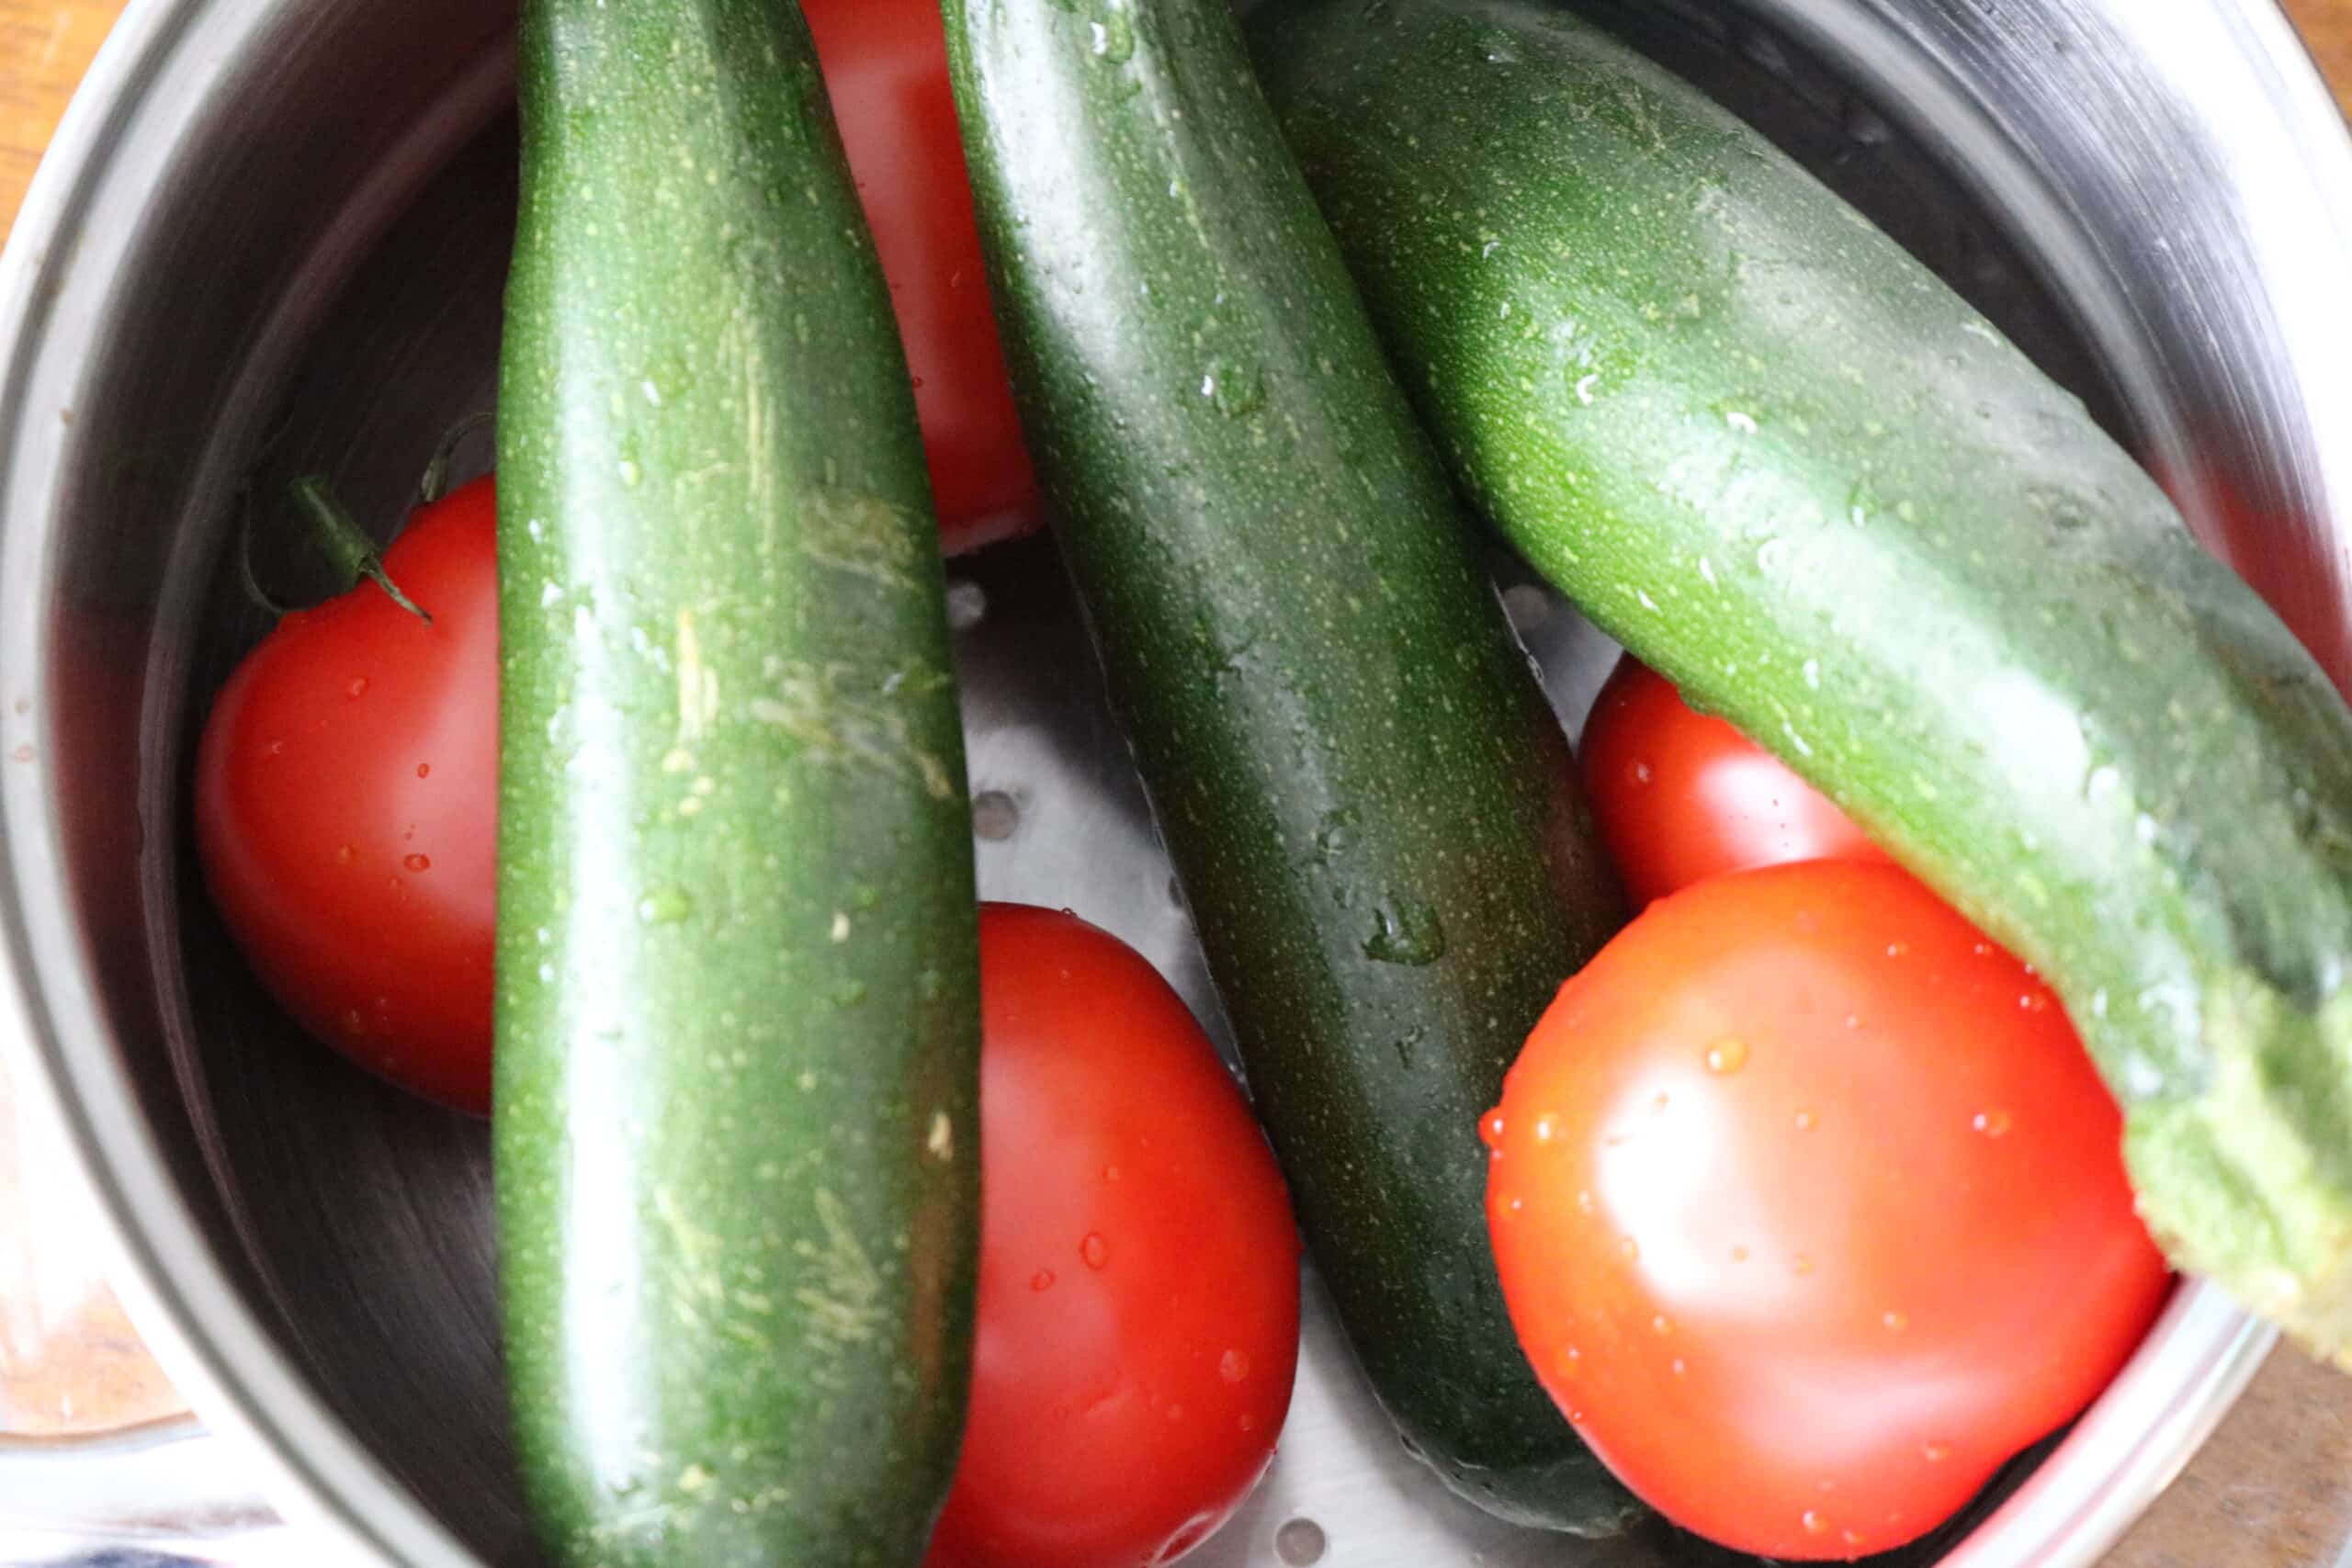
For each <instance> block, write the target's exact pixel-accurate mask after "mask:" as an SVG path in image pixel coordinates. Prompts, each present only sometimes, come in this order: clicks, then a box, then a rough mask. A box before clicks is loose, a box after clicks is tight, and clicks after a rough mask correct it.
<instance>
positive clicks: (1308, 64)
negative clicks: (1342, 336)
mask: <svg viewBox="0 0 2352 1568" xmlns="http://www.w3.org/2000/svg"><path fill="white" fill-rule="evenodd" d="M1256 25H1257V27H1258V28H1259V31H1258V32H1257V35H1256V43H1257V45H1258V55H1259V60H1260V62H1261V69H1262V71H1263V73H1264V80H1265V83H1266V86H1267V91H1268V93H1269V96H1271V97H1272V100H1273V102H1274V104H1275V106H1276V108H1277V111H1278V112H1279V113H1280V114H1281V116H1282V117H1283V125H1284V130H1285V131H1286V132H1287V134H1288V137H1289V139H1290V142H1291V145H1292V146H1293V148H1294V149H1295V151H1296V152H1297V154H1298V157H1299V160H1300V162H1301V164H1302V165H1303V167H1304V168H1305V170H1306V176H1307V179H1308V182H1309V183H1310V184H1311V185H1312V186H1314V188H1315V191H1316V194H1317V197H1318V199H1319V201H1320V203H1321V205H1322V209H1323V211H1324V213H1325V215H1326V216H1327V217H1328V218H1329V220H1330V222H1331V224H1332V227H1333V229H1334V230H1335V231H1336V232H1337V233H1338V235H1339V238H1340V244H1341V246H1342V248H1343V249H1344V250H1345V251H1346V253H1347V254H1348V258H1349V261H1350V263H1351V266H1352V268H1353V271H1354V273H1355V276H1356V278H1357V280H1358V282H1359V283H1360V284H1361V285H1362V287H1363V290H1364V294H1365V297H1366V299H1367V300H1368V302H1369V303H1370V305H1371V307H1372V310H1373V314H1374V318H1375V319H1376V321H1378V322H1379V324H1380V328H1381V331H1382V333H1383V334H1384V336H1385V340H1386V343H1387V344H1388V347H1389V350H1390V352H1391V354H1392V355H1393V356H1394V358H1395V360H1396V362H1397V367H1398V369H1399V371H1400V373H1401V375H1402V377H1403V379H1404V381H1405V383H1406V385H1407V386H1408V388H1409V389H1411V391H1412V392H1413V394H1414V395H1415V397H1416V399H1417V400H1418V402H1419V409H1420V412H1421V414H1422V416H1423V418H1424V419H1425V420H1426V422H1427V423H1428V424H1429V425H1430V428H1431V429H1432V430H1433V432H1434V433H1435V434H1436V435H1437V437H1438V439H1439V442H1440V445H1441V446H1442V448H1443V449H1444V451H1445V453H1446V455H1447V456H1448V457H1449V458H1450V459H1451V461H1452V464H1453V471H1454V474H1455V477H1456V478H1457V479H1458V480H1459V481H1460V482H1461V483H1462V485H1463V486H1464V488H1465V489H1466V490H1467V491H1469V492H1470V493H1471V494H1472V495H1473V496H1474V497H1475V499H1476V501H1477V502H1478V503H1479V504H1480V505H1481V506H1482V507H1483V508H1484V509H1485V510H1486V511H1487V513H1489V514H1490V515H1491V516H1492V517H1493V518H1494V519H1495V521H1496V522H1497V523H1498V524H1499V525H1500V526H1501V527H1502V529H1503V530H1504V532H1506V533H1507V534H1508V535H1509V536H1510V537H1511V539H1512V540H1513V541H1514V542H1515V543H1516V544H1517V545H1518V547H1520V549H1521V551H1522V552H1523V553H1524V554H1525V555H1526V556H1527V558H1528V559H1529V560H1530V561H1531V562H1532V563H1533V564H1534V565H1535V566H1536V567H1537V568H1538V569H1539V570H1542V571H1543V572H1544V573H1545V574H1546V575H1547V576H1549V577H1550V578H1551V579H1552V581H1554V582H1555V583H1557V584H1558V585H1559V586H1560V587H1561V588H1562V589H1563V590H1565V591H1566V592H1568V593H1569V594H1570V595H1571V596H1573V597H1574V598H1575V599H1576V600H1577V603H1578V604H1580V605H1581V606H1582V607H1583V608H1584V609H1585V610H1586V611H1587V613H1588V614H1589V615H1592V616H1593V617H1594V618H1595V619H1596V620H1598V621H1599V622H1600V624H1601V625H1602V626H1605V627H1607V628H1608V629H1609V630H1610V631H1611V633H1612V634H1614V635H1615V636H1616V637H1619V638H1621V639H1622V640H1623V641H1624V642H1625V643H1626V644H1627V645H1628V646H1629V647H1631V648H1632V649H1634V651H1635V652H1636V653H1638V654H1640V655H1641V657H1642V658H1643V659H1644V660H1647V661H1648V662H1650V663H1651V664H1653V665H1655V666H1657V668H1659V669H1660V670H1662V671H1665V672H1666V673H1667V674H1668V675H1669V676H1671V677H1672V678H1673V679H1674V680H1675V681H1676V682H1678V683H1679V684H1680V686H1681V687H1682V689H1683V691H1684V692H1685V693H1686V694H1688V695H1689V696H1690V697H1691V699H1692V700H1693V701H1694V702H1696V703H1698V704H1701V705H1704V706H1706V707H1708V708H1711V709H1713V710H1714V711H1716V712H1719V713H1721V714H1723V715H1724V716H1726V717H1728V718H1730V719H1731V720H1732V721H1733V722H1735V723H1736V724H1737V725H1738V726H1739V727H1740V728H1742V729H1744V730H1746V731H1747V733H1748V734H1749V735H1751V736H1753V737H1754V738H1755V739H1757V740H1758V741H1760V742H1762V743H1763V744H1764V745H1766V746H1768V747H1770V748H1771V749H1772V750H1775V751H1776V752H1778V753H1779V754H1780V755H1781V757H1782V758H1783V759H1784V760H1786V761H1788V762H1789V763H1790V764H1791V765H1792V766H1793V767H1794V768H1795V769H1796V770H1797V771H1798V772H1799V773H1803V774H1804V776H1805V777H1807V778H1808V779H1810V780H1812V781H1813V782H1814V783H1815V784H1818V785H1819V786H1820V787H1821V788H1822V789H1824V790H1825V791H1826V792H1827V793H1828V794H1829V795H1831V796H1832V797H1833V798H1834V799H1836V800H1837V801H1838V803H1839V804H1840V805H1842V806H1844V807H1846V808H1847V809H1848V810H1849V811H1850V812H1852V813H1853V814H1854V815H1855V816H1856V817H1857V818H1860V820H1861V821H1862V822H1863V823H1864V824H1865V825H1866V826H1867V827H1868V828H1869V829H1870V830H1871V833H1872V834H1873V835H1874V836H1875V837H1877V838H1878V839H1879V840H1880V841H1881V842H1883V843H1884V844H1885V845H1886V846H1887V847H1888V848H1890V849H1891V850H1893V851H1894V852H1895V853H1896V854H1897V855H1898V856H1899V857H1900V858H1901V859H1902V861H1903V862H1904V863H1905V864H1907V865H1909V866H1910V867H1911V868H1912V869H1914V870H1915V871H1917V873H1919V874H1920V875H1922V876H1923V877H1925V878H1926V879H1927V880H1928V882H1929V883H1931V884H1932V885H1933V886H1935V887H1937V888H1938V889H1939V891H1941V892H1942V893H1943V894H1945V895H1946V896H1947V897H1951V899H1952V900H1953V901H1954V902H1956V903H1957V904H1958V905H1959V906H1960V908H1962V910H1964V911H1965V912H1966V913H1967V914H1968V915H1969V916H1970V917H1971V918H1972V919H1975V920H1977V921H1979V922H1980V923H1981V924H1983V925H1985V927H1986V928H1987V929H1989V930H1990V931H1993V932H1994V933H1995V934H1996V935H1997V936H1998V937H1999V938H2000V939H2001V940H2002V941H2003V942H2007V943H2008V944H2009V945H2010V946H2011V947H2012V948H2014V949H2015V950H2016V951H2017V952H2018V953H2020V954H2022V955H2023V956H2024V957H2026V958H2027V959H2028V960H2030V962H2032V963H2034V964H2037V965H2039V966H2040V967H2041V969H2042V971H2043V972H2044V973H2045V974H2046V975H2047V976H2049V977H2050V978H2051V980H2052V983H2053V984H2054V985H2055V986H2056V987H2057V988H2058V991H2059V993H2060V995H2061V996H2062V997H2063V998H2064V1000H2065V1003H2066V1005H2067V1009H2068V1011H2069V1013H2070V1014H2071V1016H2072V1017H2073V1019H2074V1021H2075V1025H2076V1026H2077V1028H2078V1029H2079V1030H2080V1032H2081V1033H2082V1035H2083V1038H2084V1041H2085V1043H2086V1044H2087V1045H2088V1046H2089V1048H2090V1050H2091V1053H2092V1055H2094V1056H2095V1057H2096V1058H2097V1059H2098V1064H2099V1066H2100V1067H2101V1069H2102V1070H2103V1071H2104V1073H2105V1075H2106V1077H2107V1081H2108V1083H2109V1085H2110V1086H2111V1087H2112V1089H2114V1091H2115V1092H2116V1094H2117V1096H2118V1097H2119V1099H2120V1100H2121V1101H2122V1102H2123V1104H2124V1107H2125V1110H2126V1112H2127V1118H2128V1122H2127V1125H2128V1133H2127V1140H2126V1152H2127V1156H2128V1159H2129V1163H2130V1167H2131V1176H2132V1179H2133V1182H2134V1184H2135V1186H2136V1187H2137V1189H2138V1191H2139V1194H2140V1200H2141V1206H2142V1211H2143V1213H2144V1215H2145V1216H2146V1218H2147V1220H2148V1223H2149V1224H2150V1226H2151V1228H2152V1229H2153V1230H2154V1232H2155V1233H2156V1235H2157V1236H2158V1237H2159V1239H2161V1240H2162V1241H2163V1243H2164V1244H2165V1247H2166V1248H2167V1250H2168V1251H2169V1252H2170V1253H2171V1255H2172V1257H2173V1258H2175V1259H2176V1260H2177V1262H2178V1263H2179V1264H2181V1265H2182V1266H2183V1267H2184V1268H2187V1269H2195V1270H2198V1271H2200V1272H2204V1273H2209V1274H2211V1275H2212V1276H2214V1277H2215V1278H2217V1279H2218V1280H2221V1281H2222V1283H2223V1284H2224V1285H2225V1286H2227V1287H2228V1288H2229V1289H2230V1290H2231V1291H2233V1292H2235V1293H2236V1294H2237V1295H2238V1296H2239V1297H2240V1298H2241V1299H2243V1300H2244V1301H2245V1302H2246V1303H2248V1304H2249V1305H2250V1306H2252V1307H2254V1308H2255V1309H2256V1311H2259V1312H2261V1313H2264V1314H2267V1315H2269V1316H2271V1317H2274V1318H2276V1319H2278V1321H2279V1322H2281V1323H2283V1324H2285V1325H2287V1326H2288V1327H2289V1328H2290V1329H2292V1330H2293V1331H2295V1332H2296V1333H2297V1334H2298V1335H2300V1336H2301V1337H2303V1338H2304V1339H2305V1340H2307V1341H2309V1342H2310V1343H2311V1344H2312V1345H2314V1346H2316V1347H2318V1348H2321V1349H2323V1350H2324V1351H2327V1352H2329V1353H2331V1354H2333V1355H2335V1356H2336V1357H2338V1358H2339V1359H2340V1358H2342V1357H2344V1356H2345V1354H2346V1350H2347V1348H2352V993H2347V991H2346V985H2345V958H2346V953H2347V951H2352V717H2347V715H2346V709H2345V705H2344V704H2343V702H2342V701H2341V700H2340V699H2339V698H2338V696H2337V694H2336V693H2335V689H2334V688H2333V687H2332V686H2331V685H2330V684H2329V682H2328V681H2327V680H2326V678H2325V676H2324V674H2323V672H2322V671H2320V669H2319V668H2318V667H2317V666H2316V665H2315V664H2314V663H2313V662H2312V660H2311V659H2310V658H2309V657H2308V656H2307V655H2306V654H2305V652H2304V651H2303V649H2301V647H2300V646H2299V645H2298V644H2297V643H2296V641H2295V639H2294V638H2293V637H2291V636H2290V634H2289V633H2288V631H2287V630H2286V628H2285V627H2284V626H2281V625H2280V624H2279V622H2278V619H2277V618H2276V617H2275V616H2274V615H2272V614H2271V613H2270V612H2269V610H2268V609H2267V608H2266V607H2265V606H2264V605H2263V604H2262V603H2261V602H2260V601H2259V600H2258V599H2257V598H2256V596H2255V594H2254V593H2253V592H2252V591H2251V590H2249V589H2248V588H2247V587H2246V586H2245V583H2244V582H2242V581H2240V580H2239V579H2238V578H2236V577H2235V576H2234V575H2233V574H2232V573H2231V572H2230V571H2228V570H2226V569H2225V568H2223V567H2222V565H2220V564H2219V563H2217V562H2216V561H2214V560H2213V559H2212V558H2211V557H2209V556H2208V555H2206V554H2205V552H2204V551H2203V550H2201V549H2199V547H2197V545H2196V544H2195V542H2194V541H2193V540H2192V539H2191V538H2190V536H2189V535H2188V532H2187V531H2186V530H2185V529H2184V528H2183V526H2182V525H2181V522H2180V519H2179V518H2178V516H2177V515H2176V513H2174V511H2173V509H2172V508H2171V506H2170V505H2169V504H2167V502H2165V497H2164V496H2163V495H2162V494H2161V493H2160V492H2159V491H2158V490H2157V489H2156V487H2155V486H2154V484H2153V483H2151V482H2150V481H2149V479H2147V477H2146V476H2145V475H2144V474H2143V473H2142V472H2141V470H2140V469H2139V468H2137V467H2136V466H2134V464H2133V463H2132V461H2131V458H2130V457H2128V456H2127V455H2126V454H2125V453H2124V452H2123V451H2122V450H2120V448H2119V447H2117V446H2116V445H2115V444H2114V443H2113V442H2112V441H2110V440H2109V439H2108V437H2107V436H2106V435H2104V434H2101V433H2100V431H2099V430H2098V428H2097V427H2096V426H2095V425H2094V424H2093V423H2092V422H2091V421H2090V420H2089V418H2088V417H2086V414H2085V412H2084V411H2083V409H2082V408H2081V406H2080V405H2079V404H2078V403H2077V402H2076V401H2075V399H2073V398H2072V397H2070V396H2068V395H2067V394H2066V393H2065V392H2064V391H2063V390H2061V389H2059V388H2058V387H2056V386H2055V385H2053V384H2052V382H2050V381H2049V380H2048V379H2047V378H2044V377H2043V376H2042V375H2041V373H2040V372H2038V371H2037V370H2036V369H2035V368H2034V367H2033V366H2032V365H2031V364H2030V362H2029V361H2028V360H2027V359H2026V358H2025V356H2024V355H2021V354H2019V353H2018V350H2017V349H2016V348H2015V347H2013V346H2012V345H2010V344H2008V343H2007V342H2006V341H2004V340H2003V338H2002V337H2001V335H2000V334H1999V333H1997V332H1996V331H1995V330H1994V329H1993V328H1992V327H1991V326H1990V325H1988V324H1987V323H1986V322H1985V321H1984V320H1983V319H1982V318H1981V317H1979V316H1978V315H1977V314H1976V313H1975V312H1974V311H1973V310H1970V309H1969V308H1968V307H1967V306H1966V305H1965V304H1964V303H1962V300H1961V299H1959V298H1958V297H1957V296H1955V295H1954V294H1953V293H1952V292H1951V290H1950V289H1949V288H1945V287H1944V286H1943V285H1942V284H1941V283H1940V282H1939V281H1938V279H1937V278H1936V277H1934V276H1932V275H1931V274H1929V273H1928V271H1927V270H1926V269H1925V268H1923V267H1921V266H1920V265H1918V264H1917V263H1916V262H1915V261H1914V260H1913V259H1912V258H1911V257H1910V256H1909V255H1908V254H1905V252H1904V251H1903V250H1901V249H1900V248H1899V247H1898V246H1896V245H1895V244H1894V243H1893V242H1892V241H1890V240H1889V239H1887V238H1886V236H1885V235H1883V234H1882V233H1881V232H1879V231H1877V230H1876V229H1874V228H1873V227H1871V224H1870V223H1869V222H1868V221H1866V220H1864V219H1862V218H1861V217H1860V215H1859V214H1857V213H1855V212H1854V211H1853V210H1852V209H1849V208H1848V207H1847V206H1845V205H1844V204H1843V203H1842V202H1840V201H1839V200H1838V199H1837V198H1836V197H1833V196H1832V195H1831V194H1830V193H1829V192H1828V191H1827V190H1826V189H1824V188H1823V187H1822V186H1820V185H1819V184H1817V183H1816V182H1815V181H1814V180H1813V179H1812V178H1811V177H1810V176H1809V175H1806V174H1805V173H1804V171H1803V170H1801V169H1800V168H1798V167H1797V166H1796V165H1795V164H1792V162H1791V161H1790V160H1788V159H1787V158H1785V157H1783V156H1782V155H1781V153H1779V152H1776V151H1775V150H1774V149H1773V148H1772V147H1771V146H1770V144H1769V143H1767V142H1766V141H1764V140H1763V139H1762V138H1761V137H1760V136H1758V134H1756V133H1755V132H1754V131H1753V130H1750V129H1748V128H1747V126H1745V125H1743V124H1742V123H1741V122H1740V121H1738V120H1737V119H1736V118H1733V117H1732V116H1731V115H1730V114H1728V113H1726V112H1724V110H1722V109H1720V108H1718V107H1716V106H1715V105H1713V103H1712V102H1710V101H1709V100H1708V99H1706V98H1705V97H1704V96H1702V95H1701V94H1700V93H1699V92H1697V91H1696V90H1695V89H1693V88H1691V86H1690V85H1687V84H1685V83H1683V82H1681V81H1679V80H1678V79H1676V78H1674V77H1672V76H1670V75H1668V73H1665V72H1663V71H1660V70H1658V69H1657V67H1655V66H1653V65H1651V64H1650V63H1648V62H1646V61H1644V60H1643V59H1641V58H1639V57H1638V56H1636V55H1634V54H1633V53H1632V52H1631V51H1628V50H1626V49H1625V48H1623V46H1622V45H1620V44H1618V43H1616V42H1614V41H1613V40H1611V39H1608V38H1607V37H1605V36H1604V35H1602V34H1600V32H1598V31H1596V30H1595V29H1594V28H1591V27H1589V25H1587V24H1584V23H1582V22H1580V21H1578V20H1577V19H1576V18H1574V17H1570V16H1568V15H1566V14H1565V13H1564V12H1562V11H1560V10H1557V9H1555V8H1553V7H1549V6H1541V5H1537V4H1532V3H1530V0H1379V3H1377V4H1375V5H1373V6H1366V5H1364V4H1363V0H1283V3H1280V4H1276V5H1273V6H1269V7H1268V8H1267V9H1266V10H1265V11H1264V12H1262V13H1261V15H1260V17H1259V20H1258V22H1257V24H1256Z"/></svg>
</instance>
